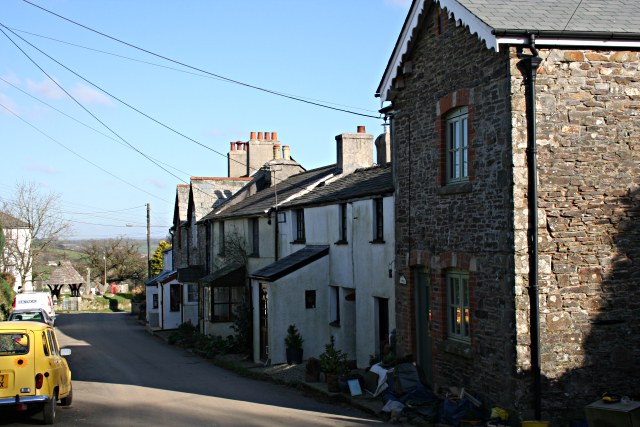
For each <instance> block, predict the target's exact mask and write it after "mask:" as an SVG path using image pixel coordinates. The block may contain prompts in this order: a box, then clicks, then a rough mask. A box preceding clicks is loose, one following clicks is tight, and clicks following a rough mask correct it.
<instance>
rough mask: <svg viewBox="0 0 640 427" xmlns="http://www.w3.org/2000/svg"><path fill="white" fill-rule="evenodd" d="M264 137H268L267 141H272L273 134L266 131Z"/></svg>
mask: <svg viewBox="0 0 640 427" xmlns="http://www.w3.org/2000/svg"><path fill="white" fill-rule="evenodd" d="M264 139H266V140H267V141H271V134H270V133H269V132H265V133H264Z"/></svg>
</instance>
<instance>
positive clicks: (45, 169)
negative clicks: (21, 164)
mask: <svg viewBox="0 0 640 427" xmlns="http://www.w3.org/2000/svg"><path fill="white" fill-rule="evenodd" d="M27 169H29V170H31V171H34V172H42V173H46V174H48V175H53V174H57V173H58V172H59V171H58V169H56V168H55V166H53V165H47V164H44V163H40V162H36V161H34V162H31V163H30V164H29V165H28V166H27Z"/></svg>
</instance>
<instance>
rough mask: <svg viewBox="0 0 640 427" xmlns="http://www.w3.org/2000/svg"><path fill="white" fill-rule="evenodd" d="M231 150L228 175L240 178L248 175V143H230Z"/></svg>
mask: <svg viewBox="0 0 640 427" xmlns="http://www.w3.org/2000/svg"><path fill="white" fill-rule="evenodd" d="M229 145H230V146H231V150H230V151H229V154H227V175H228V176H229V178H238V177H241V176H246V175H247V151H246V143H245V142H242V141H236V142H230V143H229Z"/></svg>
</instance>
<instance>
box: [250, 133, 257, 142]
mask: <svg viewBox="0 0 640 427" xmlns="http://www.w3.org/2000/svg"><path fill="white" fill-rule="evenodd" d="M249 139H250V140H251V141H255V139H256V133H255V132H251V137H250V138H249Z"/></svg>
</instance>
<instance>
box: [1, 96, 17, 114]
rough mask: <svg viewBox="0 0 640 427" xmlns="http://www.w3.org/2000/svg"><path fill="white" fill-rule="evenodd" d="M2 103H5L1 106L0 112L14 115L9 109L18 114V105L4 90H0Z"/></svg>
mask: <svg viewBox="0 0 640 427" xmlns="http://www.w3.org/2000/svg"><path fill="white" fill-rule="evenodd" d="M0 104H2V105H3V107H0V114H6V115H9V116H13V114H11V113H10V112H9V111H7V109H9V110H11V111H12V112H14V113H16V114H18V107H17V106H16V104H15V102H13V100H12V99H11V98H9V97H8V96H7V95H5V94H4V93H2V92H0Z"/></svg>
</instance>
